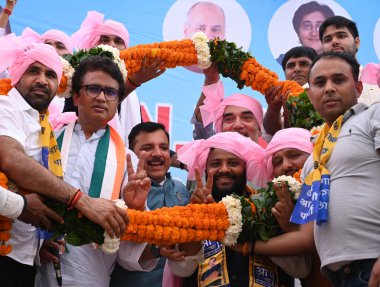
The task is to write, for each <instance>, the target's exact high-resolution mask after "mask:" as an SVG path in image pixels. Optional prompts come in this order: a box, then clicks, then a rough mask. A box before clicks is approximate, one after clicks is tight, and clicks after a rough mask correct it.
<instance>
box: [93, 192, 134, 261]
mask: <svg viewBox="0 0 380 287" xmlns="http://www.w3.org/2000/svg"><path fill="white" fill-rule="evenodd" d="M115 204H116V206H118V207H120V208H123V209H126V208H127V206H126V205H125V203H124V200H121V199H119V200H116V201H115ZM119 246H120V238H118V237H115V238H111V237H110V236H109V235H108V233H107V232H104V242H103V244H102V245H101V246H100V248H101V249H102V251H103V252H104V253H106V254H112V253H115V252H117V251H118V250H119Z"/></svg>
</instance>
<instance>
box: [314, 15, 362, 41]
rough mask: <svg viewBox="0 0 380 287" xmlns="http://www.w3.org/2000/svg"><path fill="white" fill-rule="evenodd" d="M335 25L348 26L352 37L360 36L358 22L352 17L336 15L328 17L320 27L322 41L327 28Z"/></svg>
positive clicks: (337, 26) (339, 26)
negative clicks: (351, 18)
mask: <svg viewBox="0 0 380 287" xmlns="http://www.w3.org/2000/svg"><path fill="white" fill-rule="evenodd" d="M332 25H333V26H335V27H336V28H344V27H346V28H347V29H348V31H350V33H351V35H352V37H354V39H355V38H356V37H359V31H358V27H357V26H356V23H355V22H354V21H352V20H350V19H347V18H346V17H343V16H334V17H330V18H327V19H326V20H325V21H324V22H323V23H322V25H321V27H319V39H320V40H321V41H322V39H323V34H324V33H325V30H326V29H327V27H329V26H332Z"/></svg>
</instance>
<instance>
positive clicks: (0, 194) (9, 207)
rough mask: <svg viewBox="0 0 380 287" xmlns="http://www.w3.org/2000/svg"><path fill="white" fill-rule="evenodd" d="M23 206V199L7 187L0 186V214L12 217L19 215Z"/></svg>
mask: <svg viewBox="0 0 380 287" xmlns="http://www.w3.org/2000/svg"><path fill="white" fill-rule="evenodd" d="M23 208H24V199H23V198H22V196H21V195H18V194H16V193H14V192H12V191H9V190H8V189H5V188H3V187H1V186H0V214H1V215H2V216H6V217H9V218H12V219H16V218H17V217H19V216H20V214H21V212H22V209H23Z"/></svg>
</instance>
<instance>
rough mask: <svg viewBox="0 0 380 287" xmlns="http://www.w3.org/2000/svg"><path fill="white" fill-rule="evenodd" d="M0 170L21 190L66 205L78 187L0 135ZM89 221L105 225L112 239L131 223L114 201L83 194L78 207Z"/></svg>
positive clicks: (14, 141) (13, 140)
mask: <svg viewBox="0 0 380 287" xmlns="http://www.w3.org/2000/svg"><path fill="white" fill-rule="evenodd" d="M0 170H1V171H2V172H4V173H5V174H6V175H7V176H8V178H9V179H11V180H12V181H13V182H14V183H15V184H16V185H17V186H18V187H19V188H21V189H25V190H28V191H31V192H35V193H38V194H40V195H42V196H46V197H49V198H52V199H55V200H57V201H60V202H62V203H67V202H68V201H69V200H70V198H71V197H72V196H73V195H74V194H75V192H76V191H77V188H75V187H73V186H71V185H69V184H67V183H65V182H64V181H63V180H61V179H59V178H57V177H56V176H55V175H53V174H52V173H51V172H50V171H48V170H47V169H46V168H44V167H43V166H42V165H40V164H39V163H38V162H36V161H35V160H34V159H32V158H30V157H29V156H27V155H26V154H25V152H24V149H23V147H22V146H21V144H20V143H19V142H18V141H17V140H15V139H13V138H11V137H8V136H0ZM75 207H76V208H77V209H78V210H79V211H80V212H82V213H83V214H84V215H85V216H86V217H87V218H88V219H90V220H91V221H93V222H95V223H97V224H99V225H100V226H102V227H103V228H104V229H105V230H106V232H107V233H108V234H109V235H110V236H111V237H112V236H113V235H114V234H116V236H118V237H119V236H120V234H122V233H123V232H124V231H125V224H126V223H127V222H128V217H127V214H126V212H125V211H124V210H122V209H120V208H118V207H117V206H115V205H114V203H113V202H111V201H110V200H106V199H94V198H90V197H89V196H87V195H85V194H83V195H82V197H81V198H80V199H79V201H78V202H77V204H76V206H75Z"/></svg>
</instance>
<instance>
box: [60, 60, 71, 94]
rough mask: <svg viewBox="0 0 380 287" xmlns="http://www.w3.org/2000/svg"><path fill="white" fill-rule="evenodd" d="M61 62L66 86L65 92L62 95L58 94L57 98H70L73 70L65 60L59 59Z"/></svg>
mask: <svg viewBox="0 0 380 287" xmlns="http://www.w3.org/2000/svg"><path fill="white" fill-rule="evenodd" d="M61 61H62V64H63V75H64V76H65V77H66V78H67V85H66V89H65V91H64V92H63V93H62V94H59V95H58V97H60V98H70V96H71V79H72V78H73V75H74V72H75V70H74V68H73V67H72V66H71V65H70V63H69V62H68V61H67V60H66V59H64V58H62V57H61Z"/></svg>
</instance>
